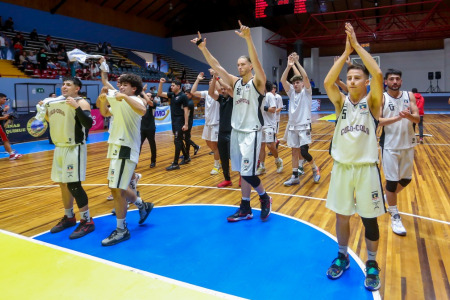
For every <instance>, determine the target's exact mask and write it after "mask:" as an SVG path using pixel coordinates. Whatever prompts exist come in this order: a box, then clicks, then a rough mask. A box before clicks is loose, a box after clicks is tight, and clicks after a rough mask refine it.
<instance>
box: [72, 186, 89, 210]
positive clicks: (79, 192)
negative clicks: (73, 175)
mask: <svg viewBox="0 0 450 300" xmlns="http://www.w3.org/2000/svg"><path fill="white" fill-rule="evenodd" d="M67 188H68V189H69V191H70V193H71V194H72V196H73V197H74V198H75V201H76V202H77V206H78V208H82V207H84V206H86V205H87V204H88V196H87V194H86V192H85V191H84V189H83V187H82V186H81V182H80V181H78V182H69V183H67Z"/></svg>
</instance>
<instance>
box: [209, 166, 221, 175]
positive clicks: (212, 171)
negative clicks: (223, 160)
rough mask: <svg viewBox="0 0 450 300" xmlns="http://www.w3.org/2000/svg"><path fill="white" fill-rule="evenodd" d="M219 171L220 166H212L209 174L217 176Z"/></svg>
mask: <svg viewBox="0 0 450 300" xmlns="http://www.w3.org/2000/svg"><path fill="white" fill-rule="evenodd" d="M219 170H220V165H219V166H218V167H216V166H214V168H212V170H211V172H209V174H211V175H217V174H219V172H220V171H219Z"/></svg>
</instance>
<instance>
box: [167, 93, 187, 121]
mask: <svg viewBox="0 0 450 300" xmlns="http://www.w3.org/2000/svg"><path fill="white" fill-rule="evenodd" d="M167 97H168V98H169V99H170V115H171V116H172V122H173V123H183V124H184V109H183V108H184V107H189V104H188V102H189V99H188V97H187V96H186V95H185V94H184V93H183V92H179V93H178V94H176V95H175V94H174V93H172V92H169V93H167Z"/></svg>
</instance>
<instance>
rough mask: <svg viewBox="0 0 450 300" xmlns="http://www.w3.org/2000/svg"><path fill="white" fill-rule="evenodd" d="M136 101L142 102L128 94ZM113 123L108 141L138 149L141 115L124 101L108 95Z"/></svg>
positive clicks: (134, 149) (133, 149)
mask: <svg viewBox="0 0 450 300" xmlns="http://www.w3.org/2000/svg"><path fill="white" fill-rule="evenodd" d="M130 98H131V99H132V100H134V101H136V102H139V103H142V101H141V99H139V98H138V97H136V96H130ZM107 99H108V102H109V105H110V106H111V113H112V114H113V116H114V123H113V126H112V130H111V134H110V135H109V139H108V143H109V144H114V145H119V146H126V147H130V148H131V150H132V151H138V152H139V148H140V146H141V119H142V117H141V115H139V114H138V113H137V112H135V111H134V110H133V109H132V108H131V106H130V105H129V104H128V103H127V102H126V101H125V100H122V101H117V100H116V98H115V97H108V98H107Z"/></svg>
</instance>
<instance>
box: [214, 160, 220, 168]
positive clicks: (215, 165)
mask: <svg viewBox="0 0 450 300" xmlns="http://www.w3.org/2000/svg"><path fill="white" fill-rule="evenodd" d="M214 167H216V168H217V169H218V168H220V160H214Z"/></svg>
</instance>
